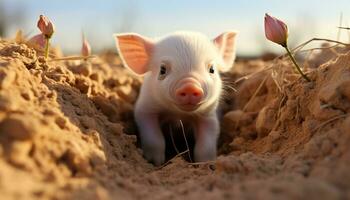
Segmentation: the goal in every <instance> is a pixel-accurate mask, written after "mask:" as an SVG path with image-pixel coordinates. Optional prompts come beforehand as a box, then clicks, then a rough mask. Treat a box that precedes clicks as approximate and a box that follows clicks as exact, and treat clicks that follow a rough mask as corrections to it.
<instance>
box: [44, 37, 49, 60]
mask: <svg viewBox="0 0 350 200" xmlns="http://www.w3.org/2000/svg"><path fill="white" fill-rule="evenodd" d="M45 38H46V45H45V58H46V59H47V58H48V57H49V46H50V38H49V37H45Z"/></svg>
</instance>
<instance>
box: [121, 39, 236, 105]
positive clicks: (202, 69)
mask: <svg viewBox="0 0 350 200" xmlns="http://www.w3.org/2000/svg"><path fill="white" fill-rule="evenodd" d="M235 36H236V32H225V33H223V34H221V35H219V36H218V37H216V38H215V39H214V40H209V39H208V38H207V37H206V36H204V35H202V34H199V33H193V32H178V33H174V34H171V35H168V36H166V37H164V38H162V39H159V40H152V39H149V38H146V37H143V36H140V35H138V34H117V35H115V39H116V43H117V48H118V51H119V55H120V57H121V59H122V62H123V64H124V66H126V67H127V68H129V69H131V70H132V71H133V72H134V73H136V74H138V75H143V74H146V76H148V77H147V81H150V83H149V85H150V87H152V88H149V89H150V91H149V92H152V93H153V94H154V98H155V99H156V100H157V101H158V102H159V103H160V104H162V105H164V106H166V107H167V108H171V109H174V110H177V111H180V112H197V111H198V112H199V111H201V110H202V111H203V110H206V109H208V108H212V107H216V105H217V103H218V99H219V98H220V94H221V90H222V81H221V79H220V74H219V71H227V70H229V69H230V68H231V67H232V65H233V62H234V60H235Z"/></svg>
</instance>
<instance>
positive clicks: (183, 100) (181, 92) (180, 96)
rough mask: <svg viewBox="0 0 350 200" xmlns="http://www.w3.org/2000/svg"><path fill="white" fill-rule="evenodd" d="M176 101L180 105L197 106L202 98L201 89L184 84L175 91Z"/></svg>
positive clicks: (191, 84) (193, 85) (190, 84)
mask: <svg viewBox="0 0 350 200" xmlns="http://www.w3.org/2000/svg"><path fill="white" fill-rule="evenodd" d="M175 96H176V100H177V101H178V103H180V104H191V105H197V104H198V103H199V102H200V101H201V100H202V97H203V90H202V88H201V87H199V86H197V85H196V84H193V83H188V82H187V83H184V84H183V85H181V86H180V87H179V88H178V89H177V90H176V91H175Z"/></svg>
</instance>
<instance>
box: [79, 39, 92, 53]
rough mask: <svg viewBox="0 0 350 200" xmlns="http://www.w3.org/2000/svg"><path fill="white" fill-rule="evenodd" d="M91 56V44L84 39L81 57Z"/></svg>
mask: <svg viewBox="0 0 350 200" xmlns="http://www.w3.org/2000/svg"><path fill="white" fill-rule="evenodd" d="M90 54H91V47H90V44H89V42H88V41H87V40H86V39H85V37H83V46H82V47H81V55H83V56H89V55H90Z"/></svg>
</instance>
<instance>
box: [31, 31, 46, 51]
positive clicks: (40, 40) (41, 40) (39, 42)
mask: <svg viewBox="0 0 350 200" xmlns="http://www.w3.org/2000/svg"><path fill="white" fill-rule="evenodd" d="M28 44H29V45H33V46H34V47H39V48H41V49H43V48H44V47H45V45H46V38H45V36H44V35H43V34H41V33H40V34H38V35H34V36H33V37H32V38H30V39H29V40H28Z"/></svg>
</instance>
